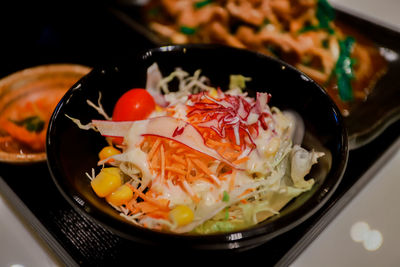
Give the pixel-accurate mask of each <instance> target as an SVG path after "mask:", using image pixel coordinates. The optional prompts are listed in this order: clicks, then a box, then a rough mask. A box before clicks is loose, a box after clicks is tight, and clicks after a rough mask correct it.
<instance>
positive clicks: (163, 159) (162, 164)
mask: <svg viewBox="0 0 400 267" xmlns="http://www.w3.org/2000/svg"><path fill="white" fill-rule="evenodd" d="M160 153H161V179H162V180H164V179H165V151H164V145H161V149H160Z"/></svg>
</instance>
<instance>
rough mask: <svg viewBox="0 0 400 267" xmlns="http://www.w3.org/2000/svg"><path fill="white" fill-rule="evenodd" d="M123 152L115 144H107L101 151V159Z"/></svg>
mask: <svg viewBox="0 0 400 267" xmlns="http://www.w3.org/2000/svg"><path fill="white" fill-rule="evenodd" d="M120 153H121V152H120V151H119V150H118V149H116V148H115V147H113V146H106V147H103V149H102V150H101V151H100V152H99V159H100V160H103V159H106V158H108V157H111V156H114V155H117V154H120Z"/></svg>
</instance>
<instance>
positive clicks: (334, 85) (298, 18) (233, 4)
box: [144, 0, 386, 116]
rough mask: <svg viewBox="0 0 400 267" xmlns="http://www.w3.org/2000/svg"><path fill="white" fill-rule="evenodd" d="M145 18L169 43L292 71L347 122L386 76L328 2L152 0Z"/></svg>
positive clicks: (371, 48) (371, 50)
mask: <svg viewBox="0 0 400 267" xmlns="http://www.w3.org/2000/svg"><path fill="white" fill-rule="evenodd" d="M144 12H145V17H146V21H147V24H148V26H149V27H150V28H151V30H152V31H154V32H156V33H157V34H158V35H160V36H162V37H164V38H166V39H167V40H168V41H169V42H171V43H175V44H185V43H220V44H225V45H230V46H234V47H239V48H247V49H251V50H255V51H258V52H261V53H264V54H267V55H270V56H273V57H276V58H279V59H282V60H284V61H286V62H288V63H290V64H291V65H294V66H295V67H297V68H298V69H300V70H301V71H303V72H304V73H306V74H307V75H308V76H310V77H311V78H312V79H314V80H315V81H316V82H318V83H319V84H320V85H321V86H323V87H324V88H325V89H326V90H327V92H328V94H329V95H330V96H331V97H332V98H333V99H334V101H335V102H336V104H337V105H338V107H339V108H340V110H341V111H342V114H343V115H345V116H347V115H349V112H350V111H351V106H352V104H353V103H357V102H362V101H364V100H365V99H366V98H367V96H368V94H369V93H370V92H371V90H372V89H373V87H374V85H375V83H376V82H377V80H378V79H379V78H380V77H381V76H382V75H383V74H384V73H385V71H386V61H385V59H384V58H383V57H382V56H381V55H380V53H379V51H378V49H377V47H375V45H374V44H373V43H372V42H371V41H369V40H368V39H367V38H365V37H363V36H361V35H360V34H359V33H357V32H355V31H354V30H353V29H351V28H350V27H349V25H342V24H340V22H337V21H336V20H335V10H334V9H333V8H332V6H331V5H330V4H329V3H328V1H327V0H151V1H149V3H148V4H147V5H146V6H145V8H144ZM238 64H240V62H238Z"/></svg>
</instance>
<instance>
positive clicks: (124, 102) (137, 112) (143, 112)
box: [112, 88, 156, 121]
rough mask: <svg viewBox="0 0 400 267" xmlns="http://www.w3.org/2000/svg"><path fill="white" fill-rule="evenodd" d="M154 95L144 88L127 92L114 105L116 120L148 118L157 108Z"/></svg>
mask: <svg viewBox="0 0 400 267" xmlns="http://www.w3.org/2000/svg"><path fill="white" fill-rule="evenodd" d="M155 106H156V103H155V102H154V99H153V97H152V96H151V95H150V94H149V93H148V92H147V91H146V90H145V89H142V88H133V89H131V90H129V91H127V92H125V93H124V94H123V95H122V96H121V97H120V98H119V99H118V101H117V103H116V104H115V106H114V111H113V116H112V119H113V120H114V121H136V120H144V119H146V118H147V117H148V116H149V115H150V114H151V113H152V112H153V111H154V109H155Z"/></svg>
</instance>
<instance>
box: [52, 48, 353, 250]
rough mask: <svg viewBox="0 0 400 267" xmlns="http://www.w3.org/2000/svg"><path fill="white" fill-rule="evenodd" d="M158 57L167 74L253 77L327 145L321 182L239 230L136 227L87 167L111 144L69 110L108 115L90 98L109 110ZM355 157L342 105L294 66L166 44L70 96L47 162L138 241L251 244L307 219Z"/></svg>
mask: <svg viewBox="0 0 400 267" xmlns="http://www.w3.org/2000/svg"><path fill="white" fill-rule="evenodd" d="M154 62H157V63H158V65H159V67H160V70H161V72H162V73H163V75H167V74H169V73H170V72H171V71H173V69H174V68H175V67H181V68H183V69H184V70H186V71H188V72H189V73H193V72H194V71H195V70H197V69H201V70H202V74H204V75H205V76H207V77H209V78H210V81H211V83H212V84H213V85H217V86H220V87H221V88H227V86H228V83H229V75H230V74H242V75H244V76H247V77H251V78H252V81H251V82H248V83H247V87H248V93H249V95H252V96H255V92H256V91H267V92H269V93H271V95H272V99H271V102H270V103H269V104H270V106H277V107H278V108H280V109H281V110H286V109H291V110H295V111H296V112H298V113H299V114H300V115H301V116H302V118H303V119H304V121H305V126H306V134H305V138H304V141H303V146H304V147H306V148H308V149H312V148H314V149H315V150H319V151H324V152H325V153H326V156H325V157H323V159H322V160H321V161H320V162H319V163H318V164H317V165H316V166H315V167H313V169H312V173H311V175H312V177H314V178H315V179H316V184H315V186H314V187H313V189H312V190H310V191H309V192H306V193H304V194H302V195H300V196H299V197H297V198H296V199H295V200H293V201H291V202H290V203H289V204H288V205H287V206H286V207H284V209H283V210H282V211H281V213H280V214H279V215H277V216H274V217H272V218H271V219H268V220H266V221H264V222H261V223H259V224H258V225H256V226H254V227H252V228H249V229H246V230H243V231H238V232H232V233H227V234H213V235H203V236H199V235H192V234H184V235H177V234H170V233H164V232H159V231H152V230H148V229H143V228H140V227H137V226H135V225H133V224H131V223H129V222H127V221H125V220H124V219H123V218H122V217H121V216H119V215H118V212H116V211H115V210H114V209H113V208H111V207H110V206H109V205H108V204H107V203H106V202H105V201H104V200H102V199H100V198H98V197H97V196H96V195H95V194H94V193H93V191H92V189H91V187H90V181H89V179H88V178H87V177H86V175H85V173H91V170H92V168H95V167H96V164H97V161H98V156H97V154H98V152H99V151H100V149H101V148H102V147H104V146H105V145H106V142H105V140H104V138H103V137H101V136H100V135H99V134H98V133H96V132H94V131H91V130H90V131H85V130H81V129H79V128H78V127H77V126H76V125H75V124H74V123H73V122H72V121H71V120H70V119H68V118H67V117H66V116H65V115H69V116H70V117H73V118H78V119H80V120H81V122H82V123H84V124H86V123H88V122H90V121H91V120H92V119H102V116H101V115H99V114H98V113H97V111H95V110H94V109H93V108H91V107H89V106H88V104H87V102H86V101H87V100H91V101H92V102H94V103H97V100H98V98H99V92H101V95H102V98H101V103H102V105H103V107H104V109H105V111H106V112H107V113H108V114H111V112H112V109H113V105H114V103H115V102H116V101H117V99H118V98H119V97H120V96H121V95H122V93H123V92H125V91H126V90H128V89H130V88H133V87H142V88H143V87H145V83H146V70H147V67H148V66H150V65H151V64H152V63H154ZM347 157H348V140H347V132H346V129H345V127H344V126H343V120H342V117H341V115H340V112H339V111H338V109H337V107H336V106H335V104H334V103H333V102H332V100H331V99H330V98H329V97H328V96H327V95H326V93H325V91H324V90H323V89H322V88H320V87H319V86H318V85H317V84H316V83H315V82H313V81H312V80H311V79H309V78H308V77H307V76H306V75H304V74H303V73H301V72H299V71H297V70H296V69H294V68H293V67H291V66H289V65H287V64H285V63H283V62H281V61H278V60H275V59H272V58H269V57H267V56H265V55H261V54H257V53H253V52H250V51H247V50H241V49H235V48H229V47H224V46H216V45H186V46H165V47H160V48H155V49H152V50H148V51H144V52H143V53H142V54H140V55H138V56H134V57H129V58H127V59H126V61H124V62H119V63H116V64H115V65H111V66H105V67H102V68H96V69H94V70H93V71H92V72H91V73H89V74H88V75H87V76H85V77H84V78H83V79H81V80H80V81H79V82H78V83H77V84H75V85H74V86H73V87H72V88H71V89H70V90H69V91H68V92H67V94H66V95H65V96H64V98H63V99H62V100H61V102H60V103H59V105H58V106H57V108H56V110H55V112H54V114H53V116H52V118H51V121H50V124H49V129H48V135H47V161H48V166H49V170H50V172H51V174H52V177H53V179H54V182H55V183H56V185H57V186H58V188H59V189H60V191H61V193H62V194H63V195H64V197H65V198H66V199H67V200H68V201H69V202H70V203H71V204H72V205H73V206H74V207H75V208H76V209H77V210H78V211H79V212H81V213H83V214H84V215H87V216H89V217H90V218H92V219H94V220H95V221H97V222H98V223H101V224H103V225H104V226H106V227H107V228H108V229H111V231H113V232H115V233H117V234H119V235H121V236H122V237H124V238H128V239H131V240H134V241H136V242H143V243H151V244H158V245H168V246H172V245H173V246H181V247H189V248H200V249H233V248H234V249H247V248H251V247H254V246H257V245H260V244H262V243H264V242H267V241H268V240H270V239H271V238H273V237H275V236H277V235H279V234H281V233H283V232H285V231H287V230H289V229H291V228H293V227H295V226H296V225H298V224H300V223H301V222H303V221H305V220H306V219H307V218H308V217H309V216H311V215H312V214H313V213H314V212H315V211H317V210H318V209H319V208H321V207H322V205H323V204H324V203H325V202H326V201H327V199H328V198H329V197H330V196H331V194H332V193H333V191H334V190H335V189H336V187H337V185H338V183H339V182H340V180H341V178H342V175H343V173H344V170H345V167H346V164H347Z"/></svg>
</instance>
